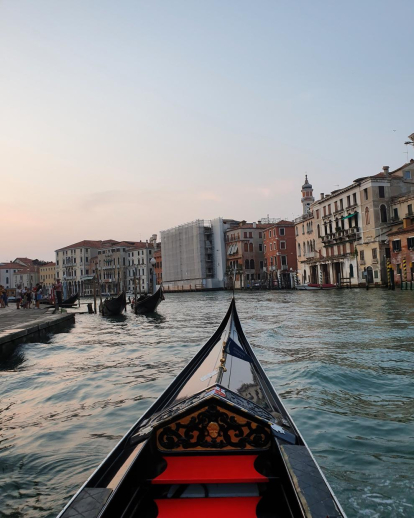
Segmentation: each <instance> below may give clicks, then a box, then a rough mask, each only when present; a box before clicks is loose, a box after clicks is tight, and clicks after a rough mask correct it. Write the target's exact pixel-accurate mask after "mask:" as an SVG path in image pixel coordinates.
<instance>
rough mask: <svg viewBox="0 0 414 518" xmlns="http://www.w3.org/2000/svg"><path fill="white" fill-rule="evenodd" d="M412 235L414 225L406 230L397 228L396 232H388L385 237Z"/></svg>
mask: <svg viewBox="0 0 414 518" xmlns="http://www.w3.org/2000/svg"><path fill="white" fill-rule="evenodd" d="M409 233H414V224H413V225H410V226H408V227H406V228H399V229H397V230H393V231H392V232H388V234H387V236H397V235H398V234H409Z"/></svg>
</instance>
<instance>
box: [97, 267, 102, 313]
mask: <svg viewBox="0 0 414 518" xmlns="http://www.w3.org/2000/svg"><path fill="white" fill-rule="evenodd" d="M97 276H98V288H99V301H100V308H101V309H102V314H103V303H102V288H101V283H100V282H99V273H97ZM102 277H103V275H102Z"/></svg>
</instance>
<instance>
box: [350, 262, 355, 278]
mask: <svg viewBox="0 0 414 518" xmlns="http://www.w3.org/2000/svg"><path fill="white" fill-rule="evenodd" d="M349 276H350V277H353V276H354V265H353V264H350V265H349Z"/></svg>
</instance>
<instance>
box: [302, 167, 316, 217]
mask: <svg viewBox="0 0 414 518" xmlns="http://www.w3.org/2000/svg"><path fill="white" fill-rule="evenodd" d="M314 201H315V198H314V197H313V189H312V185H311V184H310V183H309V182H308V175H305V183H304V184H303V185H302V206H303V215H305V214H307V213H308V212H309V210H310V206H311V203H313V202H314Z"/></svg>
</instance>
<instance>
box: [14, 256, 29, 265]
mask: <svg viewBox="0 0 414 518" xmlns="http://www.w3.org/2000/svg"><path fill="white" fill-rule="evenodd" d="M16 261H21V262H22V263H25V264H27V266H29V265H30V264H32V263H33V261H34V259H29V258H28V257H16V259H15V260H14V261H13V262H14V263H15V262H16Z"/></svg>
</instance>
